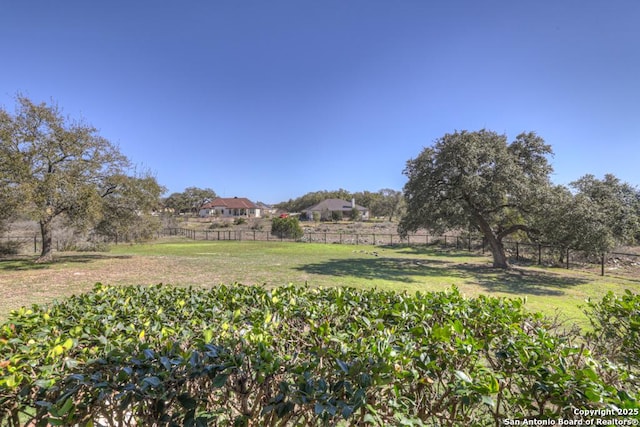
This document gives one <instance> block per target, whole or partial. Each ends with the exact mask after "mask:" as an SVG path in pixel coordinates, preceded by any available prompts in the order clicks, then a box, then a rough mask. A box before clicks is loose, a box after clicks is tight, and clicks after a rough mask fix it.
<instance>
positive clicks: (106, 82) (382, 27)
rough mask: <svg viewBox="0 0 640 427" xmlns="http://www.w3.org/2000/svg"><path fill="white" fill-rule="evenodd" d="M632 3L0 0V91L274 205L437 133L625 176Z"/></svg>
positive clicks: (633, 97) (631, 158) (371, 173)
mask: <svg viewBox="0 0 640 427" xmlns="http://www.w3.org/2000/svg"><path fill="white" fill-rule="evenodd" d="M638 22H640V2H638V1H637V0H613V1H604V0H601V1H593V0H563V1H551V0H548V1H534V0H518V1H515V0H504V1H497V0H466V1H462V0H457V1H456V0H452V1H427V0H420V1H417V0H416V1H412V0H398V1H392V0H387V1H379V0H340V1H337V0H323V1H312V0H295V1H294V0H272V1H262V0H261V1H258V0H238V1H236V0H233V1H232V0H227V1H217V0H211V1H204V0H200V1H185V2H178V1H147V0H140V1H120V0H112V1H100V2H94V1H86V0H83V1H78V0H65V1H60V2H53V1H46V0H40V1H35V0H23V1H9V0H7V1H3V2H2V3H1V5H0V63H1V65H0V104H1V105H2V106H3V107H4V108H6V109H9V110H13V108H14V105H15V102H14V97H15V94H16V93H17V92H20V93H22V94H24V95H26V96H28V97H30V98H31V99H33V100H34V101H50V100H52V99H53V100H55V101H56V102H57V103H58V104H59V105H60V106H61V107H62V108H63V110H64V113H65V114H67V115H69V116H70V117H73V118H84V119H85V120H86V121H87V122H88V123H90V124H92V125H94V126H95V127H97V128H98V129H99V130H100V134H101V135H102V136H104V137H107V138H108V139H110V140H111V141H112V142H114V143H116V144H118V145H119V147H120V149H121V151H122V152H123V153H124V154H125V155H126V156H127V157H129V158H130V159H131V160H132V161H133V162H134V163H136V164H138V165H141V167H143V168H147V169H149V170H151V171H153V172H154V173H155V174H156V176H157V178H158V181H159V182H160V183H161V184H163V185H164V186H166V187H167V188H168V192H175V191H182V190H184V188H186V187H189V186H197V187H211V188H213V189H214V190H215V191H216V192H217V193H218V194H219V195H222V196H228V197H232V196H238V197H248V198H250V199H252V200H254V201H264V202H267V203H277V202H280V201H285V200H288V199H289V198H295V197H298V196H302V195H304V194H306V193H308V192H310V191H317V190H325V189H326V190H334V189H338V188H344V189H347V190H349V191H364V190H369V191H377V190H379V189H381V188H393V189H397V190H400V189H402V186H403V185H404V183H405V181H406V179H405V177H404V175H403V174H402V171H403V169H404V167H405V163H406V161H407V160H408V159H410V158H412V157H415V156H417V155H418V154H419V153H420V151H421V150H422V149H423V148H424V147H425V146H428V145H430V144H431V143H432V142H433V141H434V140H435V139H436V138H439V137H441V136H442V135H444V134H445V133H448V132H453V131H455V130H463V129H466V130H478V129H481V128H487V129H491V130H494V131H497V132H499V133H506V134H507V135H508V137H509V139H510V140H511V139H513V138H514V137H515V136H516V135H517V134H518V133H520V132H522V131H535V132H537V133H538V134H539V135H540V136H542V137H543V138H544V139H545V141H546V142H547V143H548V144H550V145H551V146H552V147H553V150H554V152H555V156H554V157H553V158H552V159H551V161H552V163H553V166H554V169H555V172H554V175H553V176H552V179H553V181H554V182H556V183H558V184H566V183H568V182H570V181H573V180H575V179H578V178H579V177H581V176H582V175H584V174H587V173H592V174H594V175H596V176H597V177H600V178H601V177H602V176H603V175H604V174H605V173H613V174H615V175H616V176H618V177H619V178H620V179H622V180H623V181H626V182H629V183H631V184H633V185H638V184H640V172H639V169H640V29H639V27H638Z"/></svg>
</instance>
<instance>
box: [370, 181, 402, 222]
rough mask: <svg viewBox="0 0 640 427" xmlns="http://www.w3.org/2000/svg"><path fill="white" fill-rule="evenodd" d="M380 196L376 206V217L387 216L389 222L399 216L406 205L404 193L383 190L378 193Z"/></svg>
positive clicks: (388, 189)
mask: <svg viewBox="0 0 640 427" xmlns="http://www.w3.org/2000/svg"><path fill="white" fill-rule="evenodd" d="M378 194H379V195H380V197H379V199H378V203H377V204H376V214H377V215H376V216H385V217H387V219H388V220H389V221H392V220H393V218H394V217H395V216H396V215H398V214H399V213H400V212H401V210H402V207H403V205H404V199H403V197H402V191H397V190H392V189H390V188H383V189H382V190H380V191H379V192H378Z"/></svg>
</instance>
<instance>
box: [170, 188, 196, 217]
mask: <svg viewBox="0 0 640 427" xmlns="http://www.w3.org/2000/svg"><path fill="white" fill-rule="evenodd" d="M164 207H165V208H166V209H169V210H171V211H172V212H173V214H174V215H180V214H183V213H189V212H190V211H191V207H190V206H189V202H188V201H187V199H186V197H185V195H184V193H171V194H170V195H169V196H168V197H167V198H165V199H164Z"/></svg>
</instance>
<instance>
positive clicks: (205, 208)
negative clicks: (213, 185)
mask: <svg viewBox="0 0 640 427" xmlns="http://www.w3.org/2000/svg"><path fill="white" fill-rule="evenodd" d="M200 216H201V217H203V218H205V217H212V216H214V217H221V218H237V217H245V218H260V208H259V207H258V206H257V205H256V204H255V203H253V202H252V201H251V200H249V199H247V198H245V197H232V198H225V197H218V198H216V199H213V200H211V201H210V202H207V203H205V204H204V205H202V207H201V208H200Z"/></svg>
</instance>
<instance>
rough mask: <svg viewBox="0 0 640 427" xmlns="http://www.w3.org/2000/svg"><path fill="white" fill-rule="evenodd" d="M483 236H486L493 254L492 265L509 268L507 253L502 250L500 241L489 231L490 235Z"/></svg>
mask: <svg viewBox="0 0 640 427" xmlns="http://www.w3.org/2000/svg"><path fill="white" fill-rule="evenodd" d="M485 236H486V237H487V242H489V248H490V249H491V254H492V255H493V266H494V267H495V268H509V262H508V260H507V255H506V254H505V252H504V246H503V245H502V241H500V240H498V239H497V238H496V237H495V236H494V235H493V233H491V235H490V236H487V235H485Z"/></svg>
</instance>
